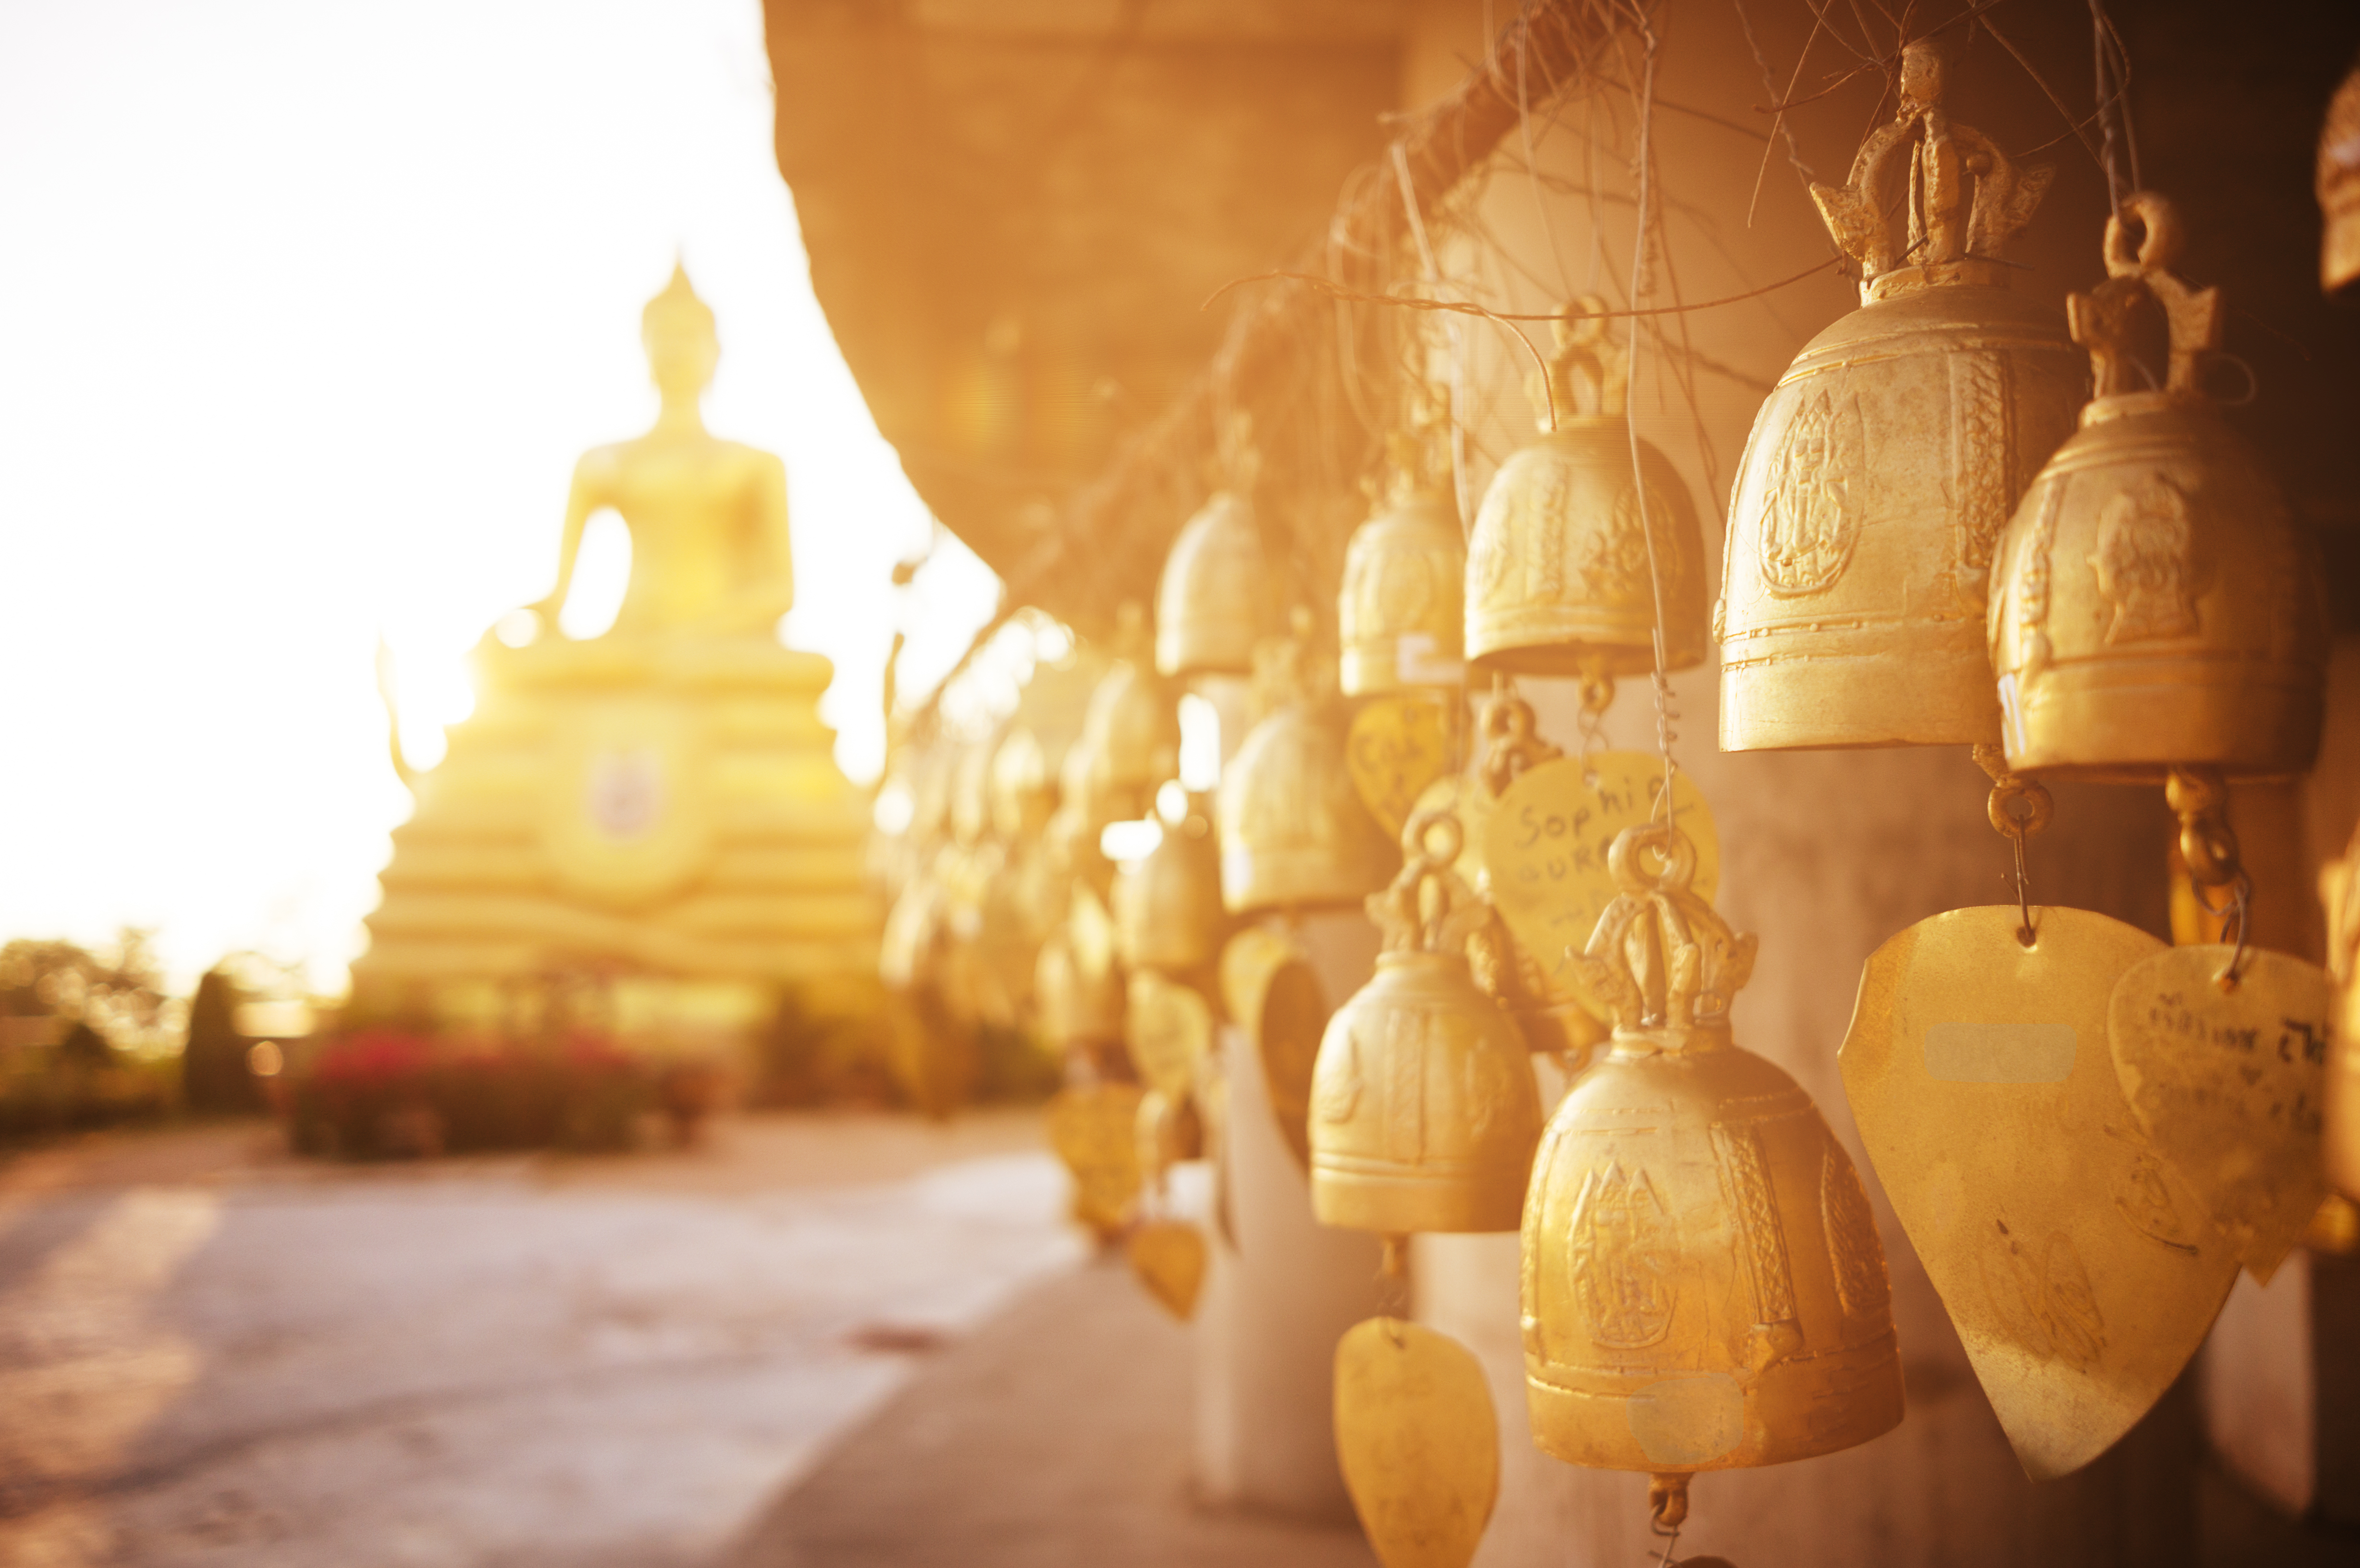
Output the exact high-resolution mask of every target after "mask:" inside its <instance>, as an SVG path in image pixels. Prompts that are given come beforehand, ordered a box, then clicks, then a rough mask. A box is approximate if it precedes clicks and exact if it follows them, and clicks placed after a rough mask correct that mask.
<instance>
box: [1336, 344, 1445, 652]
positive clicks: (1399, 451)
mask: <svg viewBox="0 0 2360 1568" xmlns="http://www.w3.org/2000/svg"><path fill="white" fill-rule="evenodd" d="M1445 397H1446V394H1444V393H1443V392H1441V391H1440V390H1439V389H1437V388H1432V387H1424V386H1420V387H1416V388H1415V390H1414V393H1413V401H1412V407H1411V409H1410V417H1409V419H1408V421H1407V424H1408V428H1407V429H1406V430H1397V431H1395V432H1393V434H1392V435H1391V436H1388V437H1387V438H1386V441H1385V446H1386V452H1387V457H1388V460H1389V466H1390V468H1391V469H1392V476H1391V484H1390V493H1389V494H1388V495H1387V496H1386V498H1385V500H1384V503H1383V504H1382V506H1379V507H1378V509H1377V510H1376V512H1375V513H1374V514H1373V515H1372V516H1371V517H1370V518H1369V520H1368V521H1367V522H1365V523H1362V524H1361V525H1360V528H1357V529H1355V530H1354V531H1353V534H1352V539H1351V542H1350V543H1349V544H1348V545H1346V546H1345V549H1344V591H1343V593H1342V596H1341V597H1340V598H1339V599H1338V601H1337V606H1336V623H1337V641H1338V644H1339V645H1340V649H1341V656H1340V660H1339V663H1340V669H1339V670H1338V685H1339V687H1340V688H1341V689H1342V691H1343V693H1344V695H1346V696H1347V697H1382V696H1387V695H1390V694H1392V693H1394V692H1398V691H1416V690H1418V689H1420V688H1432V687H1437V686H1456V685H1458V684H1459V676H1460V674H1461V671H1462V668H1463V660H1464V659H1465V654H1466V646H1465V644H1466V639H1465V637H1464V635H1463V630H1462V626H1463V622H1462V615H1463V601H1462V599H1461V597H1460V585H1461V584H1462V583H1464V582H1465V580H1466V576H1467V546H1466V541H1465V539H1464V538H1463V536H1462V534H1461V531H1460V529H1459V503H1458V500H1457V497H1456V496H1455V495H1453V494H1452V491H1451V485H1450V446H1449V430H1450V424H1449V418H1448V406H1447V404H1446V403H1445V402H1444V401H1443V399H1444V398H1445Z"/></svg>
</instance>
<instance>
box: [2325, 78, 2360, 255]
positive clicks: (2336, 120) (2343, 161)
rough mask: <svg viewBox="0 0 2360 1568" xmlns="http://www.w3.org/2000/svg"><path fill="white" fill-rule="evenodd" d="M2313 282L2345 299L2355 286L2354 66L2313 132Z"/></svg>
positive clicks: (2359, 120) (2358, 194) (2358, 159)
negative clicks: (2317, 230)
mask: <svg viewBox="0 0 2360 1568" xmlns="http://www.w3.org/2000/svg"><path fill="white" fill-rule="evenodd" d="M2319 212H2320V216H2321V217H2322V218H2323V219H2324V220H2326V222H2325V223H2324V225H2323V229H2322V233H2321V234H2320V239H2319V283H2320V287H2321V288H2322V289H2325V290H2326V291H2327V293H2328V296H2329V297H2330V298H2331V299H2349V298H2350V296H2351V294H2352V292H2353V286H2354V285H2355V284H2360V66H2355V67H2353V68H2352V73H2351V74H2350V75H2348V76H2346V77H2345V78H2344V85H2343V86H2341V87H2339V88H2337V89H2336V90H2335V96H2334V98H2333V100H2332V101H2330V103H2328V105H2327V123H2326V124H2325V125H2322V126H2321V127H2320V130H2319Z"/></svg>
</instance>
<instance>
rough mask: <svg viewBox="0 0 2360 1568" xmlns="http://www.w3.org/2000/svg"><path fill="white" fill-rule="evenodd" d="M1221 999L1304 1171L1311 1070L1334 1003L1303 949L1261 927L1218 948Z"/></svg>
mask: <svg viewBox="0 0 2360 1568" xmlns="http://www.w3.org/2000/svg"><path fill="white" fill-rule="evenodd" d="M1221 997H1222V1001H1223V1003H1224V1005H1226V1006H1227V1007H1229V1016H1230V1017H1231V1018H1235V1019H1237V1020H1238V1023H1239V1025H1240V1028H1242V1029H1244V1030H1245V1032H1246V1038H1247V1040H1249V1041H1251V1044H1252V1046H1253V1049H1254V1055H1255V1057H1256V1058H1257V1059H1259V1060H1260V1062H1262V1083H1263V1086H1264V1088H1265V1090H1266V1091H1267V1092H1268V1094H1269V1095H1270V1107H1271V1114H1272V1115H1273V1116H1276V1117H1277V1118H1278V1130H1279V1133H1280V1135H1281V1136H1282V1137H1284V1138H1285V1139H1286V1147H1287V1148H1288V1149H1290V1150H1291V1151H1293V1153H1294V1155H1295V1163H1296V1164H1297V1165H1299V1166H1301V1167H1302V1168H1303V1169H1304V1170H1306V1171H1308V1170H1310V1169H1311V1069H1312V1065H1313V1064H1314V1063H1315V1062H1317V1061H1318V1059H1319V1037H1320V1036H1321V1035H1322V1034H1323V1033H1325V1032H1326V1030H1327V1015H1328V1013H1329V1012H1331V1011H1332V1010H1333V1009H1332V1008H1330V1007H1328V1005H1327V991H1326V990H1325V989H1324V988H1323V987H1322V986H1321V985H1320V984H1319V976H1318V975H1317V973H1316V972H1315V971H1314V970H1313V969H1312V967H1311V961H1310V957H1309V955H1308V954H1307V953H1305V951H1304V950H1303V949H1302V947H1300V946H1299V945H1297V944H1296V943H1295V942H1291V941H1289V940H1288V939H1287V938H1285V937H1284V936H1281V935H1278V934H1277V933H1275V932H1273V931H1269V930H1268V929H1266V928H1263V927H1260V926H1251V927H1248V928H1247V929H1246V930H1244V931H1240V932H1239V933H1238V934H1237V935H1236V936H1234V937H1232V938H1230V939H1229V946H1228V947H1227V948H1225V949H1223V950H1222V953H1221Z"/></svg>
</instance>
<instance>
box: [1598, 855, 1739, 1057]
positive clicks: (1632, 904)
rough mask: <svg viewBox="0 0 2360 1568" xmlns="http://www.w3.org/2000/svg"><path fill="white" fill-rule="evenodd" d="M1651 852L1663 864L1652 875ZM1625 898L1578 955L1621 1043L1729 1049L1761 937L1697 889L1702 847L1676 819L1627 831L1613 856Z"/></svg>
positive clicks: (1608, 911)
mask: <svg viewBox="0 0 2360 1568" xmlns="http://www.w3.org/2000/svg"><path fill="white" fill-rule="evenodd" d="M1643 853H1647V854H1652V855H1655V857H1656V858H1657V859H1659V860H1660V861H1661V862H1662V865H1663V869H1662V870H1660V871H1655V872H1651V871H1649V870H1648V869H1647V867H1646V866H1644V864H1642V862H1641V859H1640V856H1641V855H1642V854H1643ZM1606 864H1607V868H1608V870H1610V871H1611V872H1612V874H1613V877H1614V882H1615V885H1616V886H1617V887H1620V888H1621V889H1622V892H1621V893H1620V894H1618V895H1617V896H1616V897H1615V899H1614V901H1613V902H1612V903H1611V904H1609V905H1607V906H1606V912H1605V913H1604V914H1603V915H1601V916H1600V917H1599V920H1598V929H1597V930H1596V931H1593V932H1592V933H1591V934H1590V947H1589V949H1588V951H1587V952H1585V953H1568V955H1567V956H1568V958H1569V959H1570V960H1571V962H1572V964H1573V966H1574V968H1575V969H1576V970H1577V971H1578V972H1579V975H1580V976H1581V979H1582V981H1583V983H1584V984H1585V985H1588V986H1589V987H1590V992H1591V994H1592V995H1593V996H1597V997H1598V998H1599V999H1600V1000H1601V1001H1603V1002H1604V1003H1605V1004H1606V1005H1607V1007H1608V1009H1609V1010H1610V1011H1611V1012H1612V1014H1613V1015H1614V1032H1615V1034H1616V1036H1617V1037H1618V1038H1619V1037H1622V1036H1629V1035H1646V1036H1650V1037H1653V1038H1655V1040H1657V1041H1658V1042H1659V1043H1660V1044H1663V1045H1665V1046H1667V1047H1669V1048H1670V1049H1673V1050H1678V1049H1681V1048H1683V1047H1686V1046H1688V1045H1692V1044H1693V1045H1707V1044H1712V1043H1720V1041H1718V1040H1704V1039H1699V1038H1698V1037H1699V1036H1700V1035H1708V1034H1709V1035H1714V1036H1718V1035H1721V1034H1723V1033H1725V1031H1726V1030H1727V1028H1728V1022H1729V1007H1730V1004H1731V1003H1732V1001H1734V1000H1735V999H1736V997H1737V993H1738V991H1739V990H1740V989H1742V988H1743V986H1744V985H1745V983H1746V981H1748V980H1750V979H1752V978H1753V977H1754V950H1755V946H1756V939H1755V938H1754V936H1753V934H1752V933H1750V932H1749V933H1747V934H1744V935H1739V934H1738V933H1737V932H1735V931H1732V930H1731V929H1730V927H1729V922H1728V921H1726V920H1722V919H1721V916H1720V915H1719V914H1718V913H1716V912H1715V911H1714V909H1713V907H1712V906H1711V905H1710V904H1709V903H1707V902H1706V901H1705V900H1704V899H1703V898H1699V896H1698V895H1697V894H1696V893H1695V892H1694V891H1693V890H1691V888H1690V887H1689V881H1690V879H1691V878H1693V877H1694V876H1695V875H1696V846H1695V845H1694V844H1691V843H1689V842H1688V835H1687V834H1686V833H1681V832H1680V831H1679V830H1678V829H1677V828H1676V827H1673V826H1672V825H1670V824H1669V823H1668V822H1645V823H1642V824H1641V825H1639V826H1637V827H1630V828H1624V829H1623V830H1622V832H1621V833H1617V834H1616V835H1615V838H1614V844H1613V846H1612V848H1611V849H1609V850H1608V851H1607V856H1606Z"/></svg>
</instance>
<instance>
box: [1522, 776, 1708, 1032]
mask: <svg viewBox="0 0 2360 1568" xmlns="http://www.w3.org/2000/svg"><path fill="white" fill-rule="evenodd" d="M1677 779H1678V781H1677V783H1676V784H1674V786H1673V787H1672V811H1673V820H1674V821H1675V822H1677V825H1678V827H1679V830H1680V832H1681V833H1685V834H1687V835H1688V843H1689V844H1691V845H1693V846H1694V847H1695V850H1696V872H1695V875H1694V876H1693V877H1691V878H1690V879H1689V883H1688V886H1689V887H1691V888H1693V889H1694V890H1695V892H1696V895H1697V896H1698V897H1699V898H1703V899H1704V900H1705V901H1707V902H1708V903H1710V901H1711V899H1712V896H1713V894H1714V892H1715V891H1716V890H1717V889H1718V888H1719V887H1720V885H1721V836H1720V834H1718V833H1715V832H1714V831H1713V825H1712V813H1711V811H1709V810H1708V809H1707V808H1706V806H1705V803H1704V796H1703V794H1702V793H1701V792H1699V790H1698V789H1697V787H1696V786H1695V785H1694V784H1693V783H1691V782H1689V780H1688V775H1687V774H1685V773H1683V774H1680V775H1678V776H1677ZM1663 788H1664V764H1663V759H1662V758H1660V757H1653V756H1650V755H1648V754H1647V753H1644V752H1637V751H1602V752H1600V753H1598V754H1597V755H1595V756H1593V757H1590V760H1589V761H1588V763H1586V764H1585V763H1583V762H1582V761H1581V760H1580V759H1579V758H1576V757H1558V758H1557V760H1556V761H1554V762H1544V763H1542V764H1540V765H1539V766H1538V767H1536V768H1526V769H1525V770H1524V772H1523V773H1521V774H1519V775H1517V777H1516V780H1515V782H1514V783H1513V784H1510V785H1509V786H1508V788H1507V789H1506V790H1505V791H1504V792H1502V794H1501V796H1500V799H1499V800H1498V802H1497V803H1496V804H1494V805H1493V806H1492V808H1491V811H1490V812H1489V813H1488V814H1487V815H1486V817H1485V818H1484V821H1483V827H1482V832H1483V857H1482V858H1483V866H1484V870H1485V871H1486V872H1487V873H1488V874H1489V877H1490V887H1491V903H1492V905H1493V907H1495V908H1496V909H1498V910H1499V911H1500V917H1501V919H1502V920H1506V921H1507V922H1508V931H1509V934H1510V935H1512V936H1513V937H1514V938H1515V939H1516V944H1517V945H1518V946H1519V947H1521V948H1522V949H1523V950H1524V953H1525V954H1526V955H1527V956H1529V957H1530V958H1531V959H1532V960H1533V962H1534V963H1535V964H1536V965H1538V967H1539V971H1540V974H1541V975H1542V976H1543V977H1544V978H1545V980H1546V984H1547V985H1548V987H1549V994H1551V995H1559V994H1567V995H1574V996H1583V997H1584V999H1585V1000H1589V1001H1590V1011H1592V1012H1593V1013H1597V1014H1600V1015H1601V1016H1603V1014H1604V1012H1605V1008H1604V1007H1602V1006H1601V1005H1599V1004H1598V1003H1596V1002H1595V1001H1594V1000H1590V999H1589V998H1588V997H1587V994H1586V993H1584V992H1583V991H1582V990H1581V988H1580V985H1579V982H1578V981H1577V980H1576V979H1575V977H1574V974H1573V970H1572V967H1571V966H1570V965H1569V964H1567V962H1566V953H1567V950H1568V949H1571V950H1572V951H1574V952H1577V953H1578V952H1579V951H1580V950H1581V949H1582V948H1583V947H1584V946H1586V945H1587V944H1588V943H1589V942H1590V932H1592V931H1596V930H1597V929H1598V917H1599V916H1601V915H1602V914H1604V913H1605V912H1606V906H1607V905H1609V904H1611V903H1612V902H1613V901H1614V896H1615V894H1616V893H1617V892H1619V891H1620V889H1619V888H1617V887H1615V885H1614V877H1613V875H1612V873H1611V872H1609V871H1608V870H1607V868H1606V852H1607V850H1608V848H1610V847H1611V846H1612V844H1613V843H1614V836H1615V835H1616V834H1617V833H1621V832H1622V830H1623V829H1624V828H1631V827H1637V826H1639V825H1640V824H1642V823H1644V822H1647V821H1648V820H1650V818H1652V817H1653V816H1654V814H1655V801H1656V799H1657V798H1658V797H1659V796H1660V795H1661V794H1662V792H1663Z"/></svg>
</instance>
